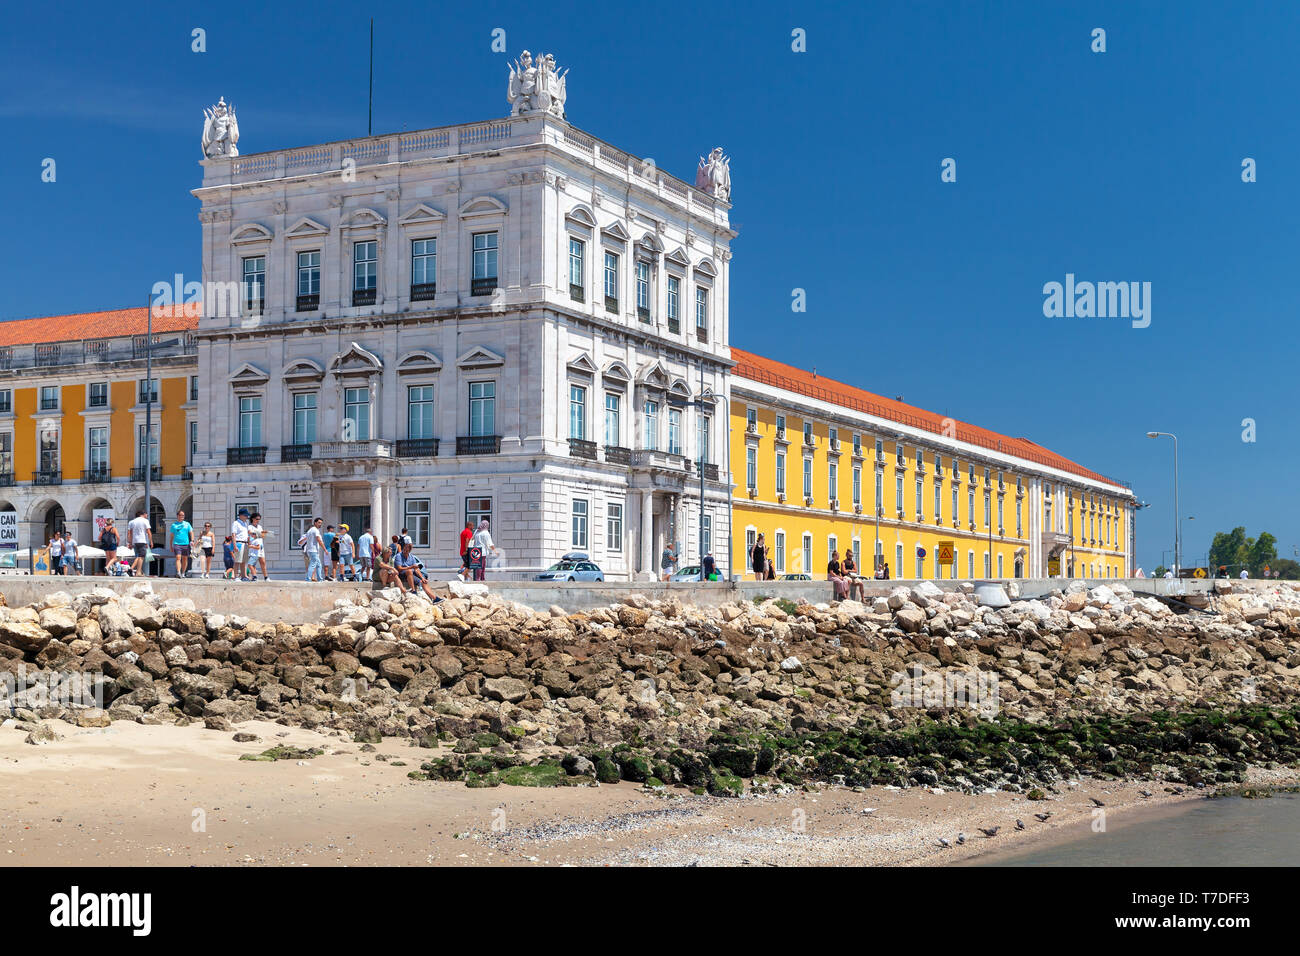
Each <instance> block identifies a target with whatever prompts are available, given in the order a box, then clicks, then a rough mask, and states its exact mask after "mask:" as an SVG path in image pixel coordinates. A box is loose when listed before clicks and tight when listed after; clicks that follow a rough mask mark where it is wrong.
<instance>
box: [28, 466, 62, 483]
mask: <svg viewBox="0 0 1300 956" xmlns="http://www.w3.org/2000/svg"><path fill="white" fill-rule="evenodd" d="M32 484H34V485H61V484H63V472H61V471H57V470H54V469H42V470H40V471H34V472H32Z"/></svg>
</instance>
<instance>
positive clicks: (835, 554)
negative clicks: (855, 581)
mask: <svg viewBox="0 0 1300 956" xmlns="http://www.w3.org/2000/svg"><path fill="white" fill-rule="evenodd" d="M826 580H828V581H830V582H831V584H833V585H834V586H835V600H837V601H843V600H844V599H845V598H846V597H848V594H849V586H848V582H847V581H845V580H844V566H843V565H841V564H840V553H839V551H832V552H831V559H830V561H828V562H827V563H826Z"/></svg>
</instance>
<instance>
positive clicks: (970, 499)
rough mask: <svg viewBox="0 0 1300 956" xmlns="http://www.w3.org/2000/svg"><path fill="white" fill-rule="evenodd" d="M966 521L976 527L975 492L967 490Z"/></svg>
mask: <svg viewBox="0 0 1300 956" xmlns="http://www.w3.org/2000/svg"><path fill="white" fill-rule="evenodd" d="M966 521H967V522H968V523H969V524H970V526H971V527H972V528H973V527H975V492H973V491H968V492H966Z"/></svg>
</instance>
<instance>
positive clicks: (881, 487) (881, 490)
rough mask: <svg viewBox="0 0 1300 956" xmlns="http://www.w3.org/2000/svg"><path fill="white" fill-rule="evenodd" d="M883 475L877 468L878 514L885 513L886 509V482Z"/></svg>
mask: <svg viewBox="0 0 1300 956" xmlns="http://www.w3.org/2000/svg"><path fill="white" fill-rule="evenodd" d="M883 477H884V476H883V475H882V474H881V471H880V469H879V468H877V469H876V514H884V511H885V483H884V481H883V480H882V479H883Z"/></svg>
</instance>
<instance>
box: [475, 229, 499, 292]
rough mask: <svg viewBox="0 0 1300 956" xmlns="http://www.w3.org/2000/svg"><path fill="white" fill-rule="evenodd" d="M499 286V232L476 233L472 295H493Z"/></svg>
mask: <svg viewBox="0 0 1300 956" xmlns="http://www.w3.org/2000/svg"><path fill="white" fill-rule="evenodd" d="M496 287H497V234H496V233H495V232H476V233H474V274H473V281H472V282H471V284H470V294H471V295H491V294H492V292H493V291H494V290H495V289H496Z"/></svg>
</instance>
